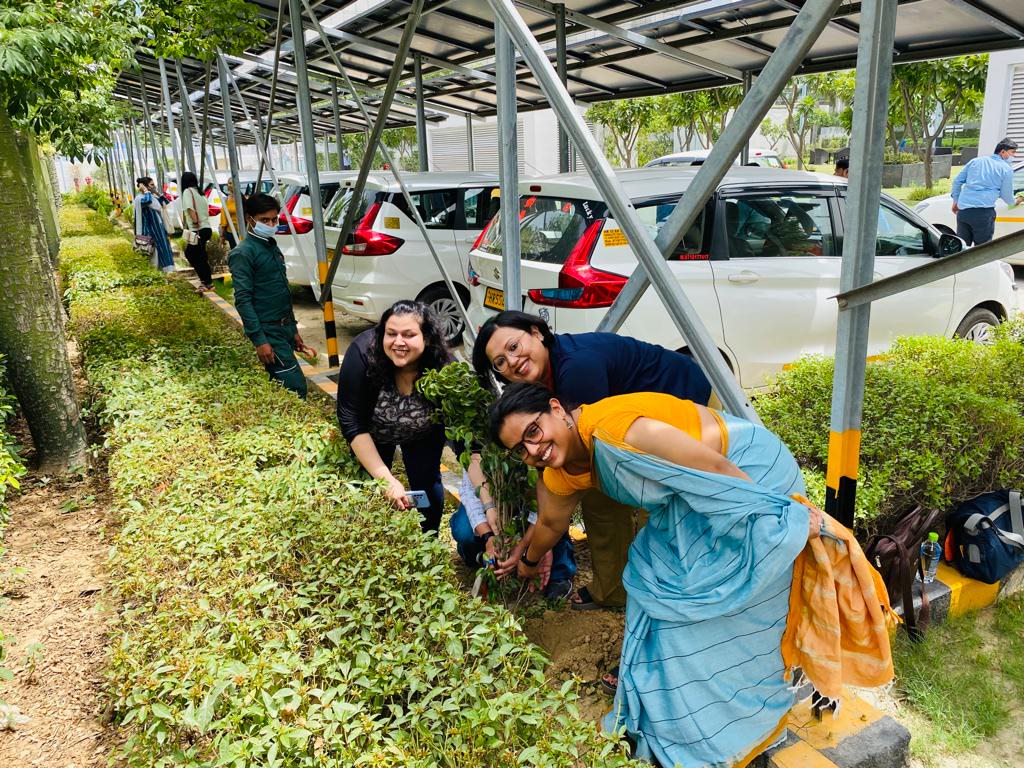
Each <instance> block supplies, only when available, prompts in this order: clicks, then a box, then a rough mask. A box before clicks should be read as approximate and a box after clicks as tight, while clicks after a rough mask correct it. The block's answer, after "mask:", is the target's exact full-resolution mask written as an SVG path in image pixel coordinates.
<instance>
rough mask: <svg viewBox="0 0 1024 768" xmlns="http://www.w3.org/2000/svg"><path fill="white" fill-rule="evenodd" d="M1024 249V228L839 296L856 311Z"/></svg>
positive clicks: (847, 307) (843, 306)
mask: <svg viewBox="0 0 1024 768" xmlns="http://www.w3.org/2000/svg"><path fill="white" fill-rule="evenodd" d="M1022 252H1024V231H1020V232H1014V233H1013V234H1010V235H1006V236H1004V237H1000V238H997V239H995V240H989V241H988V242H987V243H985V244H984V245H979V246H976V247H974V248H968V249H966V250H964V251H961V252H960V253H956V254H953V255H952V256H946V257H944V258H941V259H935V260H934V261H929V262H928V263H927V264H922V265H921V266H919V267H914V268H913V269H908V270H907V271H906V272H900V273H899V274H898V275H893V276H891V277H886V278H883V279H881V280H877V281H875V282H873V283H870V284H868V285H862V286H861V287H860V288H853V289H851V290H848V291H844V292H843V293H840V294H839V295H837V296H836V297H835V298H836V300H837V301H838V303H839V309H840V310H847V311H848V310H852V309H854V308H855V307H859V306H862V305H864V304H870V303H871V302H873V301H879V300H881V299H885V298H888V297H889V296H895V295H896V294H897V293H903V292H904V291H909V290H910V289H912V288H918V287H920V286H922V285H927V284H928V283H932V282H934V281H936V280H942V279H943V278H946V277H950V276H952V275H958V274H960V273H961V272H966V271H967V270H968V269H974V268H975V267H980V266H981V265H982V264H988V263H990V262H993V261H999V260H1000V259H1006V258H1009V257H1011V256H1020V254H1021V253H1022Z"/></svg>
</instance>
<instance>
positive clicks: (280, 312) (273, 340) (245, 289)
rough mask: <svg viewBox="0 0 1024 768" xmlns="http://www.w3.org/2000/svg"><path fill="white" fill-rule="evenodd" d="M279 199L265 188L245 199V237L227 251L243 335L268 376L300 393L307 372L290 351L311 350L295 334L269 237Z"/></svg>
mask: <svg viewBox="0 0 1024 768" xmlns="http://www.w3.org/2000/svg"><path fill="white" fill-rule="evenodd" d="M280 213H281V204H280V203H278V202H277V199H276V198H274V197H271V196H270V195H265V194H262V193H261V194H255V195H252V196H251V197H250V198H249V199H248V200H246V201H245V223H246V227H247V230H248V231H247V233H246V234H247V235H248V236H247V237H246V238H245V240H243V241H242V243H241V245H239V246H238V247H237V248H235V249H234V250H232V251H231V253H230V254H229V255H228V268H229V269H230V270H231V280H232V284H233V285H234V290H235V309H236V310H238V314H239V315H240V316H241V317H242V325H243V326H244V328H245V335H246V336H248V337H249V340H250V341H252V343H253V346H255V347H256V355H257V357H259V359H260V362H261V363H263V367H264V368H266V369H267V373H269V374H270V377H271V378H273V379H277V380H278V381H280V382H281V384H283V385H284V386H285V387H286V388H287V389H290V390H292V391H293V392H294V393H295V394H297V395H298V396H299V397H301V398H305V397H306V377H305V376H303V375H302V371H301V370H300V369H299V362H298V360H296V359H295V351H296V350H298V351H299V352H301V353H302V354H304V355H315V354H316V351H315V350H313V349H312V348H311V347H309V346H307V345H306V344H305V343H304V342H303V341H302V337H301V336H299V330H298V325H297V324H296V322H295V313H294V312H293V311H292V294H291V291H290V290H289V289H288V277H287V275H286V273H285V266H284V256H283V255H282V254H281V250H280V249H279V248H278V247H277V243H276V242H275V241H274V237H273V235H274V233H275V232H276V231H277V217H278V215H279V214H280Z"/></svg>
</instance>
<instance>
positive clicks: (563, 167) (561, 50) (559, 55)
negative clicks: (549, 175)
mask: <svg viewBox="0 0 1024 768" xmlns="http://www.w3.org/2000/svg"><path fill="white" fill-rule="evenodd" d="M555 65H556V67H557V68H558V79H559V81H561V83H562V87H563V88H565V89H566V90H568V87H569V70H568V69H567V68H566V60H565V4H564V3H558V4H557V5H556V6H555ZM558 172H559V173H568V172H569V134H567V133H566V132H565V128H563V127H562V122H561V121H559V122H558Z"/></svg>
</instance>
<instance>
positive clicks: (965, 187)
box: [950, 139, 1024, 245]
mask: <svg viewBox="0 0 1024 768" xmlns="http://www.w3.org/2000/svg"><path fill="white" fill-rule="evenodd" d="M1016 154H1017V144H1016V142H1014V141H1012V140H1011V139H1003V140H1002V141H1000V142H999V143H998V144H996V151H995V153H994V154H992V155H990V156H989V157H976V158H974V159H973V160H971V161H970V162H969V163H968V164H967V165H965V166H964V169H963V170H962V171H960V173H958V174H957V176H956V178H955V179H953V186H952V189H951V190H950V196H951V197H952V198H953V213H955V214H956V233H957V235H959V236H960V237H961V238H963V239H964V240H966V241H967V244H968V245H981V244H982V243H987V242H988V241H989V240H991V239H992V235H993V233H994V232H995V226H996V199H997V198H1000V197H1001V198H1003V200H1005V201H1006V204H1007V205H1013V204H1014V203H1015V202H1017V203H1019V202H1024V195H1018V196H1017V198H1016V200H1015V199H1014V196H1013V166H1012V164H1011V163H1012V161H1013V157H1014V155H1016Z"/></svg>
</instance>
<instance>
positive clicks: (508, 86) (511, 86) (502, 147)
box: [494, 17, 547, 310]
mask: <svg viewBox="0 0 1024 768" xmlns="http://www.w3.org/2000/svg"><path fill="white" fill-rule="evenodd" d="M494 54H495V55H494V70H495V73H496V74H497V77H498V183H499V185H500V187H501V208H500V209H499V214H498V215H499V216H500V217H501V262H502V267H501V287H502V290H503V291H504V294H505V308H506V309H513V310H522V308H523V281H522V270H521V267H520V258H521V254H520V246H521V243H520V239H519V234H520V233H519V142H518V136H517V133H518V132H517V130H516V126H517V119H516V49H515V46H513V44H512V38H511V37H509V35H508V31H507V30H506V29H505V27H504V24H502V23H501V22H500V21H499V20H498V19H497V17H495V20H494ZM545 61H547V59H546V58H545Z"/></svg>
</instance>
